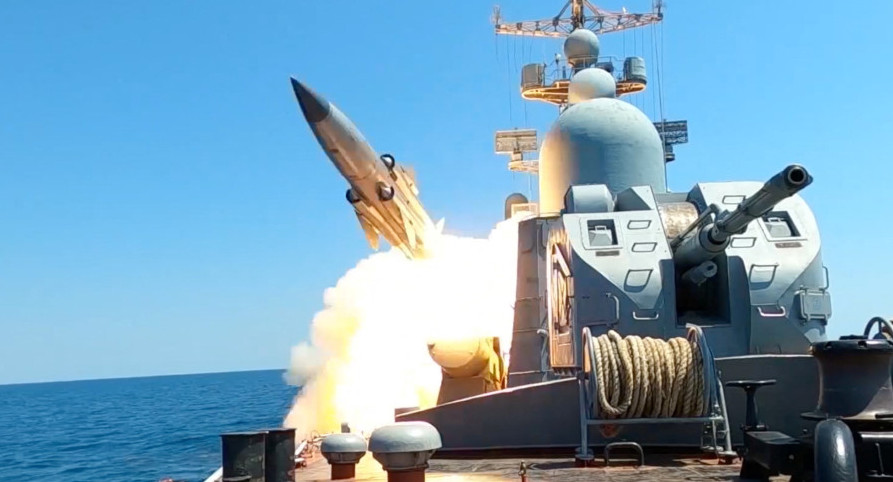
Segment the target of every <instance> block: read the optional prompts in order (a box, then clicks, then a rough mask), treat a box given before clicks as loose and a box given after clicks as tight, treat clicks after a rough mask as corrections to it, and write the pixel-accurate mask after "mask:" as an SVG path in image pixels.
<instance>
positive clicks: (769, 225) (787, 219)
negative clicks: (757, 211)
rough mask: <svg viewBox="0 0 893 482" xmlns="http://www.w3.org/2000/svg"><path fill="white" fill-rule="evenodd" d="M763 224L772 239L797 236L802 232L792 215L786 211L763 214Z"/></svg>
mask: <svg viewBox="0 0 893 482" xmlns="http://www.w3.org/2000/svg"><path fill="white" fill-rule="evenodd" d="M763 224H764V225H765V226H766V231H767V232H768V233H769V237H770V238H772V239H778V238H797V237H799V236H800V232H799V231H798V230H797V227H796V226H795V225H794V222H793V221H791V215H790V214H788V213H787V212H786V211H773V212H770V213H767V214H765V215H763Z"/></svg>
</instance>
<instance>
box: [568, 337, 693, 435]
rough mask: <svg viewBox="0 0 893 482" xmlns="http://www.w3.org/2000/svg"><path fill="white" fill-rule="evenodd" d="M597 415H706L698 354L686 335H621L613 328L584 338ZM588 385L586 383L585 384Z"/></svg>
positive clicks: (614, 416)
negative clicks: (656, 336)
mask: <svg viewBox="0 0 893 482" xmlns="http://www.w3.org/2000/svg"><path fill="white" fill-rule="evenodd" d="M590 350H591V355H592V360H593V362H594V364H595V367H590V366H589V357H584V358H585V359H586V361H585V363H586V365H587V367H586V368H587V371H588V372H589V373H590V376H594V377H595V380H594V381H595V383H596V386H597V393H596V394H593V395H594V396H595V397H597V398H598V407H599V413H598V414H596V415H597V416H598V417H599V418H602V419H615V418H667V417H699V416H702V415H704V414H705V413H706V409H707V407H706V403H705V396H704V393H705V391H704V389H705V378H704V354H703V353H701V348H700V345H699V343H698V339H697V334H696V333H695V332H693V331H692V330H689V333H688V338H687V339H686V338H681V337H677V338H671V339H669V340H663V339H657V338H650V337H646V338H641V337H638V336H628V337H621V336H620V334H618V333H617V332H616V331H614V330H610V331H608V333H607V334H604V335H600V336H598V337H591V338H590ZM590 383H592V382H590Z"/></svg>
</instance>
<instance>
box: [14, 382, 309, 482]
mask: <svg viewBox="0 0 893 482" xmlns="http://www.w3.org/2000/svg"><path fill="white" fill-rule="evenodd" d="M296 393H297V389H296V388H295V387H290V386H287V385H286V384H285V382H283V380H282V371H281V370H268V371H255V372H237V373H215V374H206V375H178V376H164V377H149V378H125V379H115V380H91V381H78V382H58V383H39V384H29V385H0V481H3V482H6V481H58V482H75V481H91V482H95V481H99V480H102V481H122V482H129V481H151V482H157V481H158V480H160V479H162V478H165V477H170V478H173V479H175V480H188V481H194V480H197V481H202V480H204V478H205V477H207V476H208V475H211V472H213V471H214V470H215V469H216V468H217V467H219V466H220V434H221V433H223V432H233V431H245V430H258V429H264V428H270V427H278V426H281V424H282V420H283V419H284V417H285V415H286V413H287V412H288V408H289V407H290V405H291V402H292V400H293V398H294V396H295V394H296Z"/></svg>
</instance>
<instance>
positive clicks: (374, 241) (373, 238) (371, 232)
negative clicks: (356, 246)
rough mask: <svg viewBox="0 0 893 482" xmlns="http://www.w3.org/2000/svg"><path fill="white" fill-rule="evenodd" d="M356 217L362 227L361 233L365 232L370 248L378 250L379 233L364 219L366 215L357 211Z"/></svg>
mask: <svg viewBox="0 0 893 482" xmlns="http://www.w3.org/2000/svg"><path fill="white" fill-rule="evenodd" d="M357 219H358V220H359V221H360V226H361V227H362V228H363V233H365V234H366V241H369V246H372V249H373V250H375V251H378V242H379V239H380V233H379V232H378V230H377V229H375V226H373V225H372V223H370V222H369V220H368V219H366V216H363V215H362V214H360V212H357Z"/></svg>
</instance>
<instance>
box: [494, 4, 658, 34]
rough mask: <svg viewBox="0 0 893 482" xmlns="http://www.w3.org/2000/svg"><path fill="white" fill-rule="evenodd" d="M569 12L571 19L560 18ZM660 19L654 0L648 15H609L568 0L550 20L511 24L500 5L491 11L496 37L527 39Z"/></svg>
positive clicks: (611, 29) (609, 29)
mask: <svg viewBox="0 0 893 482" xmlns="http://www.w3.org/2000/svg"><path fill="white" fill-rule="evenodd" d="M568 10H570V16H568V17H563V15H564V14H565V13H567V12H568ZM663 17H664V14H663V1H662V0H655V1H654V3H653V4H652V6H651V13H629V12H627V11H626V9H625V8H624V9H622V10H621V11H620V12H611V11H608V10H604V9H601V8H599V7H597V6H595V5H594V4H593V3H592V2H590V1H589V0H568V1H567V3H565V4H564V7H562V9H561V11H560V12H558V15H555V16H554V17H552V18H545V19H542V20H527V21H522V22H513V23H504V22H503V21H502V16H501V15H500V9H499V6H496V7H494V8H493V24H494V26H495V27H496V33H497V34H502V35H523V36H528V37H567V36H568V35H569V34H570V33H571V32H573V31H574V30H576V29H578V28H585V29H587V30H592V31H593V32H595V33H596V34H605V33H611V32H618V31H621V30H626V29H630V28H636V27H642V26H645V25H650V24H655V23H658V22H660V21H661V20H663Z"/></svg>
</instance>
